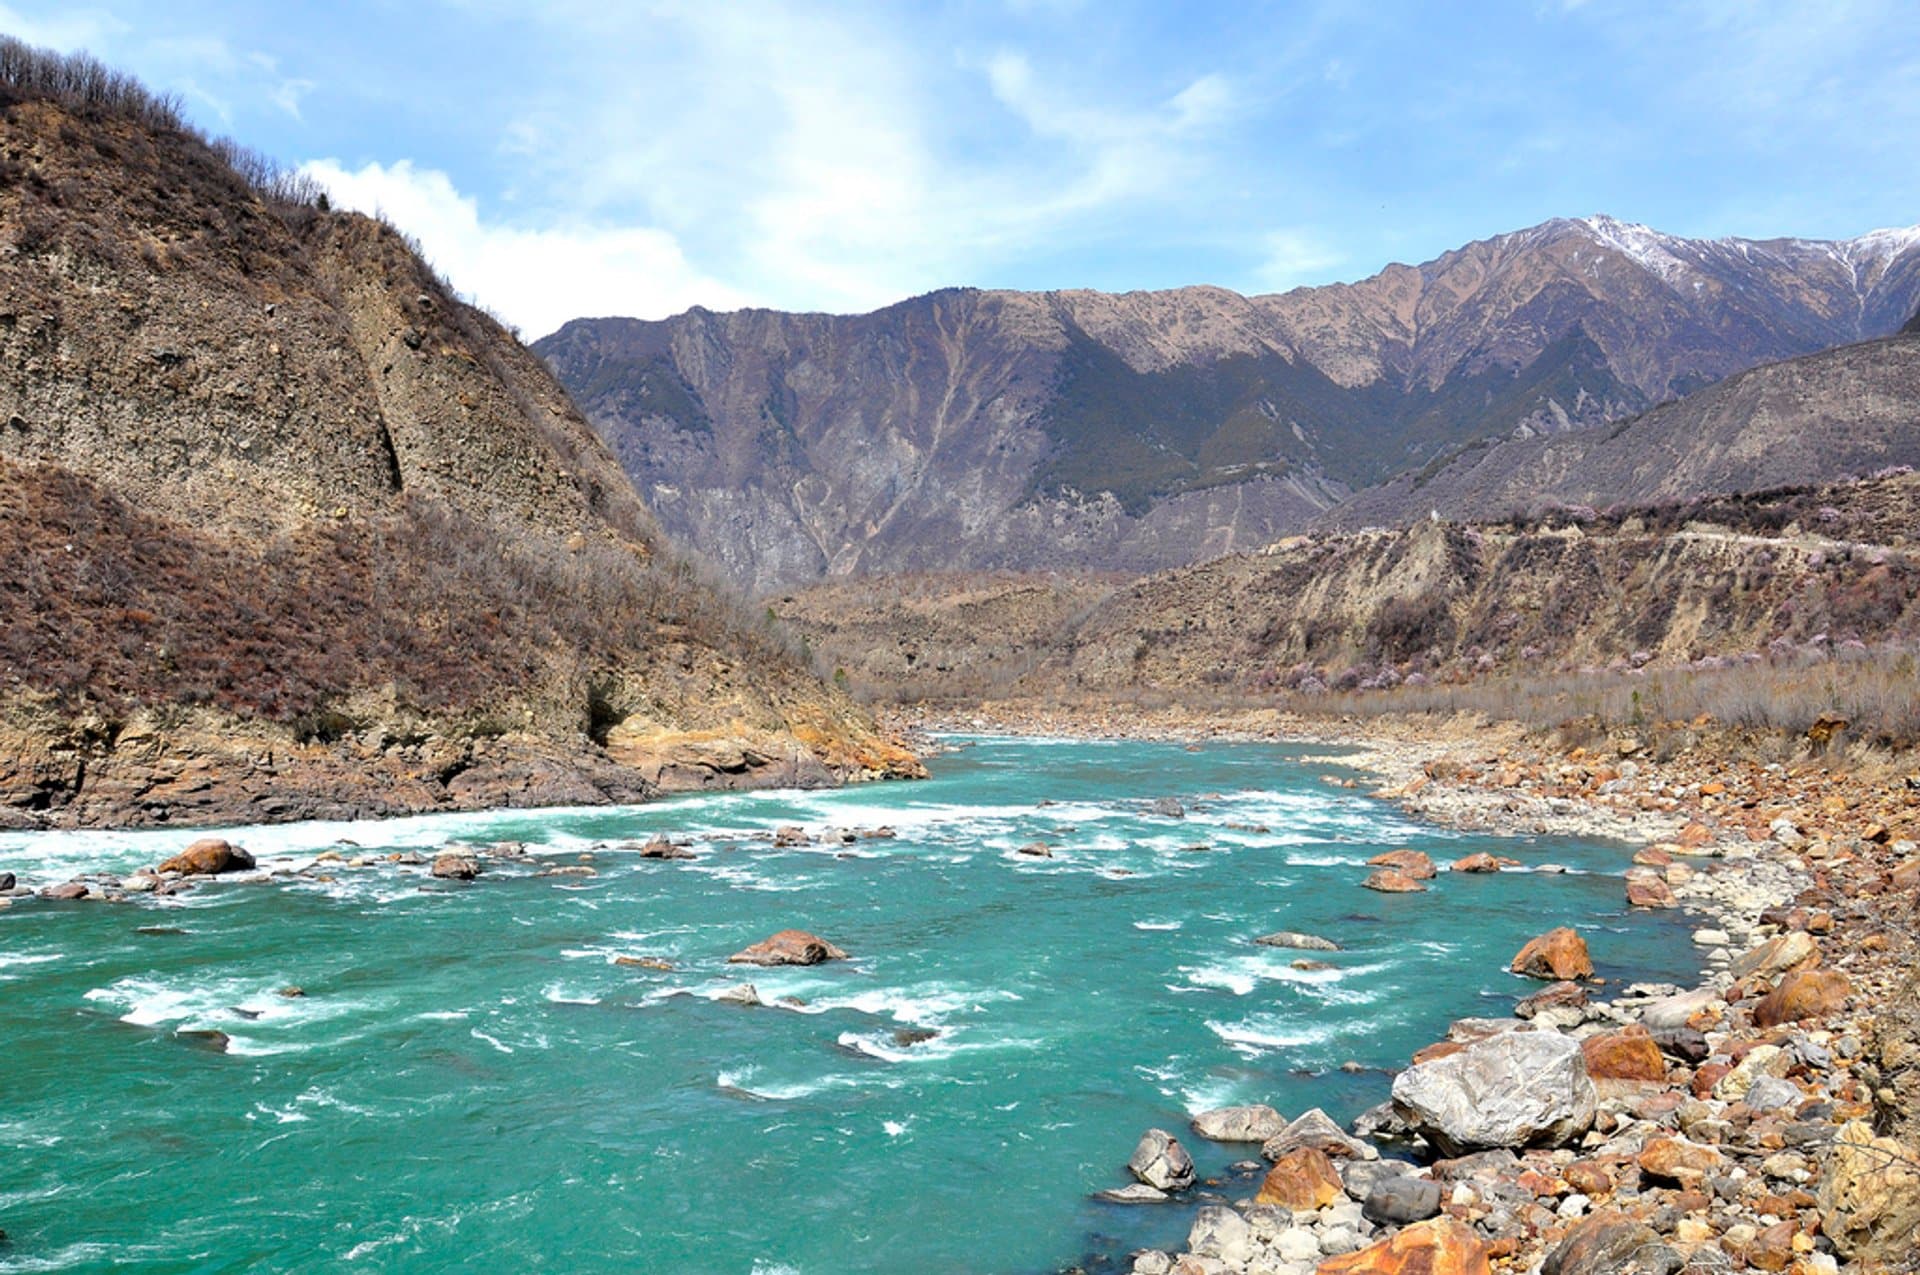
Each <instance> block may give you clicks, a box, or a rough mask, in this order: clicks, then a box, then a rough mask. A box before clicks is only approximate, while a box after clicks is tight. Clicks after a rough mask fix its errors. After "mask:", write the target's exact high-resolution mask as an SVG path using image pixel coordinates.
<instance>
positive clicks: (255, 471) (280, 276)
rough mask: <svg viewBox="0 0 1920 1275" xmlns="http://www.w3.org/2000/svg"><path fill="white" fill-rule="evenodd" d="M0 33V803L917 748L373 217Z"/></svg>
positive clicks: (117, 805) (159, 815)
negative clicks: (804, 645) (652, 500)
mask: <svg viewBox="0 0 1920 1275" xmlns="http://www.w3.org/2000/svg"><path fill="white" fill-rule="evenodd" d="M0 53H3V54H4V57H0V64H4V66H5V67H6V68H7V70H8V73H9V76H10V78H9V79H8V80H7V81H6V82H5V84H4V86H0V178H4V179H3V180H0V255H3V256H4V259H5V268H4V270H0V546H3V547H4V552H0V821H11V822H16V823H27V824H32V823H90V822H105V821H113V822H129V823H137V822H159V821H176V822H177V821H207V820H212V819H223V820H224V819H235V818H261V819H268V818H291V817H304V816H313V815H348V814H369V813H394V812H399V811H406V810H422V809H435V808H451V807H472V806H478V805H487V804H501V803H516V804H518V803H525V804H534V803H551V802H561V801H564V802H597V801H607V800H637V799H641V798H644V797H646V796H649V795H651V794H653V793H655V792H657V791H660V790H661V789H662V788H663V787H676V786H687V785H701V784H727V785H737V784H747V783H754V782H770V781H800V782H826V781H829V780H831V779H832V778H834V777H835V776H849V775H865V774H877V773H887V772H906V771H910V770H912V769H913V768H914V766H915V763H913V761H912V759H911V758H910V757H908V756H906V755H905V754H904V753H903V752H901V751H900V750H899V749H898V748H897V747H895V746H893V745H891V744H889V743H888V742H886V741H884V740H882V739H881V738H879V737H878V736H876V735H875V734H874V732H873V730H872V728H871V725H870V724H869V723H868V722H867V720H866V719H865V718H864V716H863V715H862V714H860V713H859V712H858V711H856V710H855V709H853V708H852V706H851V705H849V704H848V703H847V702H846V701H845V700H844V698H842V697H840V696H838V695H837V694H835V693H833V692H832V691H830V690H828V689H827V688H824V687H822V686H820V685H819V684H818V683H817V682H816V681H815V680H814V679H813V678H812V677H811V676H810V675H809V674H808V673H807V672H805V671H804V670H803V669H802V668H801V667H800V665H799V664H798V663H797V662H796V661H795V660H794V659H793V658H792V657H790V656H789V655H788V654H787V653H786V652H785V650H784V648H783V645H782V640H781V639H780V638H779V637H778V636H777V635H775V634H773V633H771V632H769V631H768V630H767V629H766V628H765V627H764V625H763V624H761V623H759V622H757V621H755V620H752V619H750V618H748V616H747V613H746V612H744V611H741V610H738V609H736V608H735V606H734V605H733V604H731V603H729V602H728V601H727V600H726V599H724V598H723V597H721V596H719V595H717V594H715V593H713V592H712V591H711V590H709V589H707V588H706V587H705V586H704V585H702V584H701V583H700V582H699V581H698V580H696V579H695V578H694V576H693V573H692V572H691V571H689V570H688V569H687V568H686V567H685V565H684V564H681V563H678V562H676V561H674V560H673V558H672V556H671V554H670V552H669V551H668V549H667V546H666V545H665V544H664V542H663V541H662V540H661V538H660V536H659V533H658V531H657V528H656V526H655V524H654V522H653V519H652V517H651V516H650V514H649V513H648V512H647V510H646V509H645V508H644V507H643V506H642V504H641V503H640V501H639V500H638V499H637V497H636V496H635V494H634V492H633V490H632V487H631V485H630V483H629V482H628V481H627V480H626V479H625V477H624V475H623V474H622V473H621V471H620V469H619V467H618V465H617V463H616V462H615V461H614V460H613V458H612V457H611V456H610V455H609V454H608V453H607V452H606V450H605V448H604V447H603V446H602V445H601V444H600V443H599V441H598V439H597V438H595V436H594V435H593V433H592V431H591V430H590V429H589V428H588V427H587V426H586V424H585V422H584V421H582V420H581V418H580V417H579V415H578V413H577V412H575V411H574V409H573V408H572V406H571V404H570V403H569V402H568V400H567V397H566V395H565V394H564V392H563V391H561V390H560V389H559V387H558V386H556V385H555V384H554V383H553V381H552V379H551V378H550V376H549V375H548V374H547V373H546V371H545V369H544V368H543V367H542V366H541V364H540V363H539V362H538V361H537V360H536V359H534V358H533V357H531V356H530V355H529V354H528V353H527V352H526V351H525V350H523V349H521V348H520V347H519V346H518V345H517V344H516V343H515V342H514V341H513V340H512V339H511V338H510V337H508V336H507V335H506V334H505V333H504V332H503V331H502V330H501V329H500V328H499V327H498V325H496V324H495V323H493V322H492V320H490V319H488V318H487V317H486V316H485V315H482V314H480V313H478V312H477V311H474V310H472V309H470V308H468V307H467V306H465V305H463V304H461V303H460V302H459V301H458V300H457V299H456V298H455V297H453V296H452V295H451V294H450V293H449V292H448V291H447V289H446V288H445V287H444V286H443V285H442V284H441V283H440V282H439V281H438V280H437V279H436V278H435V277H434V276H433V275H432V273H431V272H430V271H429V270H427V269H426V267H425V266H423V265H422V264H421V262H420V260H419V259H418V257H417V256H416V255H415V254H414V253H413V251H412V250H411V249H410V248H409V246H408V245H407V244H406V243H405V242H404V241H403V240H402V239H401V237H400V236H398V235H397V234H396V233H395V232H393V231H392V230H390V229H388V228H387V227H385V226H383V225H380V224H379V223H377V222H373V221H369V220H367V219H365V218H361V217H354V216H342V215H337V214H332V213H328V212H325V211H322V210H320V209H318V208H316V207H312V206H307V205H304V204H302V203H300V202H299V201H298V200H297V199H287V198H283V197H282V196H285V195H287V194H289V193H292V194H296V195H297V194H299V193H300V192H297V191H295V192H289V191H287V190H286V189H285V186H284V183H280V184H276V182H275V180H274V179H273V178H272V175H271V174H270V173H269V174H265V176H264V179H263V180H261V181H257V182H254V183H250V182H249V181H248V180H247V179H246V178H244V177H243V176H242V175H241V174H240V173H239V172H238V171H236V169H235V167H234V165H233V164H232V163H230V162H229V160H230V159H232V158H235V157H234V156H233V155H232V153H231V152H217V151H216V150H215V149H213V148H210V147H209V146H208V145H207V144H206V143H205V142H204V141H202V140H201V139H200V138H199V137H198V136H197V135H195V134H193V133H191V132H190V131H188V130H186V129H184V128H183V127H181V126H180V125H179V122H178V120H177V118H176V117H175V115H174V113H173V112H172V111H170V110H169V109H168V107H167V104H166V103H164V102H155V101H154V100H153V99H151V98H149V97H147V96H145V95H144V94H143V93H142V92H140V91H139V90H138V88H137V86H130V85H127V84H125V83H124V82H118V83H116V82H111V81H108V80H103V78H102V77H101V76H98V75H95V76H87V75H76V74H74V73H73V72H74V70H75V68H80V69H82V70H84V67H85V65H86V64H84V63H79V62H74V61H70V60H61V59H55V58H50V57H47V56H45V55H34V54H32V53H31V51H23V50H21V49H20V48H19V47H18V46H14V45H8V46H7V47H6V48H5V49H4V50H0ZM103 86H104V87H103ZM237 158H239V159H240V161H241V162H242V163H243V164H248V163H251V162H252V161H249V159H248V157H245V156H238V157H237ZM254 171H255V176H256V177H257V178H259V177H262V173H261V171H260V170H259V168H258V166H257V164H255V165H254Z"/></svg>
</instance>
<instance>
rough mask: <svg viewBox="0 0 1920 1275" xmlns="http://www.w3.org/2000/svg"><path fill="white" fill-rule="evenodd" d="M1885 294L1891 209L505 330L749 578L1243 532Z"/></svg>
mask: <svg viewBox="0 0 1920 1275" xmlns="http://www.w3.org/2000/svg"><path fill="white" fill-rule="evenodd" d="M1916 304H1920V229H1916V230H1913V231H1883V232H1876V233H1874V234H1871V235H1866V236H1863V237H1861V238H1859V239H1854V240H1848V241H1844V242H1838V243H1819V242H1810V241H1801V240H1774V241H1768V242H1754V241H1746V240H1715V241H1697V240H1686V239H1679V238H1675V237H1672V236H1667V235H1661V234H1658V233H1656V232H1653V231H1650V230H1647V229H1646V228H1645V227H1640V226H1632V225H1627V224H1624V223H1621V222H1617V221H1614V220H1612V219H1610V218H1605V217H1596V218H1589V219H1585V220H1579V221H1572V220H1556V221H1552V222H1548V223H1546V224H1544V225H1541V226H1536V227H1533V228H1531V229H1529V230H1524V231H1519V232H1516V233H1513V234H1508V235H1501V236H1498V237H1496V238H1493V239H1489V240H1485V241H1483V242H1479V243H1475V244H1470V245H1468V246H1467V247H1465V248H1462V249H1459V250H1458V251H1455V252H1450V253H1448V254H1446V255H1444V256H1442V257H1440V258H1438V259H1437V260H1434V261H1431V262H1428V263H1426V264H1425V265H1421V266H1417V267H1415V266H1398V265H1396V266H1391V267H1389V268H1387V269H1386V270H1384V271H1382V272H1381V273H1380V274H1378V275H1376V276H1374V277H1373V278H1371V279H1367V280H1364V281H1362V282H1360V283H1356V284H1341V285H1335V286H1331V287H1325V288H1306V289H1299V290H1296V291H1293V292H1289V293H1285V294H1282V295H1278V296H1265V297H1243V296H1240V295H1238V294H1235V293H1232V292H1228V291H1226V290H1224V289H1219V288H1183V289H1177V290H1174V291H1170V292H1156V293H1128V294H1125V295H1119V296H1115V295H1108V294H1102V293H1092V292H1055V293H1017V292H979V291H972V290H964V289H961V290H952V291H946V292H939V293H934V294H931V295H928V296H924V297H918V298H915V299H913V300H911V301H906V302H902V303H901V304H899V305H895V306H891V307H889V308H887V309H885V310H881V311H878V312H875V313H873V314H868V315H854V316H830V315H794V314H781V313H775V312H769V311H742V312H738V313H733V314H714V313H711V312H708V311H704V310H698V309H696V310H693V311H689V312H688V313H687V314H684V315H681V316H679V317H677V318H674V319H669V320H666V321H663V322H641V321H636V320H628V319H581V320H577V321H575V322H573V323H570V324H568V325H567V326H566V327H564V328H562V329H561V330H560V331H559V332H558V333H555V334H554V335H553V336H551V337H548V338H546V339H545V340H543V341H541V342H539V343H538V344H537V346H536V349H537V350H538V352H539V353H540V354H541V356H542V357H544V358H545V359H547V361H548V362H549V363H550V364H551V365H552V367H553V368H554V370H555V371H556V373H557V374H558V375H559V377H560V379H561V380H562V382H563V383H565V384H566V385H567V386H568V387H569V388H570V389H571V390H572V391H573V393H574V396H575V398H576V399H577V400H578V401H579V402H580V403H581V405H582V407H583V408H584V409H585V411H586V412H587V415H588V418H589V419H590V420H591V421H592V422H593V424H594V427H595V428H596V429H597V430H598V431H599V432H600V433H601V435H602V436H603V437H605V438H606V439H607V440H608V442H609V443H610V444H611V445H612V447H613V448H614V451H615V452H616V454H617V455H618V456H619V457H620V460H621V463H622V464H623V465H624V466H625V468H626V470H627V472H628V473H629V474H631V475H632V476H633V478H634V481H635V482H636V484H637V485H638V486H639V487H640V489H641V490H642V492H644V493H646V495H647V496H648V498H649V500H650V501H651V502H652V504H653V505H654V507H655V508H656V510H657V511H658V512H659V514H660V516H661V518H662V519H663V520H664V522H665V523H666V525H667V527H668V530H669V531H670V532H672V533H673V534H675V535H678V536H681V537H684V538H685V539H686V540H687V541H688V542H689V543H691V544H693V545H695V546H697V547H698V548H699V549H700V550H701V551H702V552H704V553H706V554H707V555H709V556H710V557H712V558H713V559H714V560H715V561H717V562H719V563H720V564H721V565H722V566H723V567H724V569H725V570H726V571H727V572H728V573H729V574H730V575H731V576H732V577H733V578H734V579H736V580H738V581H740V582H741V583H743V584H744V585H746V586H748V587H751V588H754V589H762V590H764V589H768V588H773V587H776V586H779V585H782V584H787V583H792V582H798V581H804V580H808V579H812V578H816V577H819V576H822V575H829V574H834V575H838V574H880V573H891V572H903V571H907V572H910V571H921V570H930V569H951V570H966V569H980V568H984V569H1014V570H1024V569H1045V568H1097V569H1112V570H1134V571H1138V570H1148V569H1153V568H1158V567H1164V566H1168V565H1173V564H1177V563H1183V562H1188V561H1193V560H1195V559H1197V558H1202V557H1207V556H1212V555H1216V554H1221V553H1226V552H1230V551H1234V550H1238V549H1244V548H1247V547H1250V546H1253V545H1257V544H1261V543H1265V542H1267V541H1269V540H1271V539H1273V538H1275V537H1276V536H1277V535H1279V534H1282V533H1284V532H1286V531H1289V530H1294V529H1298V528H1300V527H1302V526H1305V525H1306V524H1307V522H1308V521H1309V520H1310V519H1311V518H1312V517H1314V516H1315V515H1316V514H1317V513H1318V512H1319V511H1320V510H1321V509H1324V508H1326V507H1327V506H1329V505H1331V504H1333V503H1334V502H1336V501H1337V500H1339V499H1341V498H1342V497H1343V496H1344V495H1345V494H1346V493H1347V492H1348V491H1349V490H1350V489H1353V488H1359V487H1364V486H1367V485H1369V484H1373V483H1376V482H1379V481H1380V480H1382V479H1385V478H1388V477H1390V476H1392V475H1394V474H1397V473H1400V472H1403V471H1408V470H1417V469H1419V468H1420V467H1422V466H1424V465H1426V464H1428V463H1429V462H1431V461H1433V460H1434V459H1435V458H1436V457H1441V456H1445V455H1447V454H1450V453H1451V452H1453V451H1454V450H1456V449H1457V448H1458V447H1460V446H1461V445H1462V444H1464V443H1468V442H1472V441H1476V440H1481V439H1486V438H1497V437H1510V436H1521V437H1531V436H1538V435H1543V434H1556V433H1560V432H1563V431H1566V430H1569V429H1574V428H1578V427H1581V426H1588V425H1595V424H1601V423H1606V422H1610V421H1613V420H1616V419H1619V418H1621V417H1624V416H1627V415H1629V414H1631V413H1633V412H1635V411H1638V410H1641V409H1643V408H1646V407H1647V406H1649V405H1651V404H1654V403H1658V402H1661V401H1663V400H1665V399H1669V398H1672V397H1674V396H1676V395H1679V394H1684V393H1686V392H1688V391H1690V390H1692V389H1696V388H1698V387H1700V386H1703V385H1706V384H1709V383H1711V382H1713V381H1717V380H1719V379H1720V378H1722V377H1725V376H1727V375H1729V374H1731V373H1733V372H1737V371H1740V370H1742V369H1744V368H1748V367H1751V366H1753V365H1755V364H1757V363H1761V362H1765V361H1768V360H1773V359H1780V358H1787V357H1793V356H1797V355H1801V354H1806V353H1809V352H1811V351H1815V350H1820V349H1824V348H1826V347H1829V346H1832V345H1836V344H1839V343H1841V342H1849V341H1858V340H1860V339H1861V338H1863V337H1879V336H1884V335H1886V334H1888V333H1890V332H1892V331H1894V330H1895V329H1896V328H1897V327H1899V326H1900V324H1901V323H1902V321H1904V320H1905V319H1906V318H1907V316H1908V315H1910V314H1911V313H1912V312H1913V310H1914V307H1915V306H1916Z"/></svg>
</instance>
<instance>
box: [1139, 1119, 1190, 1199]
mask: <svg viewBox="0 0 1920 1275" xmlns="http://www.w3.org/2000/svg"><path fill="white" fill-rule="evenodd" d="M1127 1172H1129V1173H1131V1174H1133V1176H1134V1177H1136V1178H1138V1179H1139V1180H1140V1181H1142V1182H1144V1183H1146V1184H1147V1185H1148V1186H1150V1187H1154V1188H1156V1189H1158V1190H1161V1191H1184V1190H1186V1189H1187V1188H1188V1187H1190V1186H1192V1185H1193V1157H1192V1156H1190V1155H1188V1154H1187V1149H1186V1148H1185V1147H1183V1146H1181V1145H1180V1140H1179V1139H1178V1138H1175V1137H1174V1136H1173V1135H1172V1134H1170V1133H1168V1132H1167V1131H1166V1130H1165V1129H1149V1130H1147V1131H1146V1132H1145V1133H1144V1134H1142V1135H1141V1136H1140V1145H1139V1146H1136V1147H1135V1148H1134V1149H1133V1158H1132V1159H1130V1160H1128V1161H1127Z"/></svg>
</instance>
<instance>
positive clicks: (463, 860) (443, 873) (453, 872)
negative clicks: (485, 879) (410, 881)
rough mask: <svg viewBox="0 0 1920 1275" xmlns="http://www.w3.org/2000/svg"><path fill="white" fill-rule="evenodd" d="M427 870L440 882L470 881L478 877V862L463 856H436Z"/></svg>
mask: <svg viewBox="0 0 1920 1275" xmlns="http://www.w3.org/2000/svg"><path fill="white" fill-rule="evenodd" d="M428 870H429V871H430V872H431V873H432V874H433V875H434V876H436V877H439V878H440V879H441V880H442V881H471V880H473V879H474V878H475V877H477V876H479V875H480V861H479V860H478V859H475V858H473V857H472V856H471V855H464V854H443V855H437V856H435V858H434V861H433V867H432V868H430V869H428Z"/></svg>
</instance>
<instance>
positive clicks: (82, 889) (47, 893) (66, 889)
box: [40, 881, 88, 902]
mask: <svg viewBox="0 0 1920 1275" xmlns="http://www.w3.org/2000/svg"><path fill="white" fill-rule="evenodd" d="M87 893H88V891H87V883H86V882H85V881H66V882H63V883H61V884H60V885H50V886H48V887H47V888H46V889H44V890H42V891H40V897H41V898H43V899H55V900H59V901H61V902H71V901H72V900H74V899H84V898H86V897H87Z"/></svg>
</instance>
